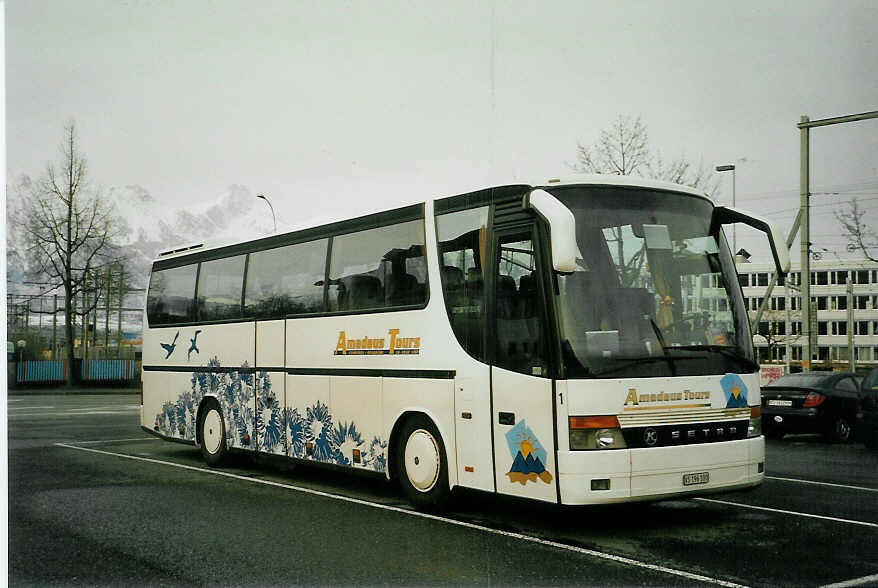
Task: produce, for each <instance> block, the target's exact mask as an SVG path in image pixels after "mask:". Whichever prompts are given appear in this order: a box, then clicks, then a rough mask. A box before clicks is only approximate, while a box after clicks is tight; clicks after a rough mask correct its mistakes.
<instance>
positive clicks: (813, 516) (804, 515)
mask: <svg viewBox="0 0 878 588" xmlns="http://www.w3.org/2000/svg"><path fill="white" fill-rule="evenodd" d="M692 500H699V501H701V502H713V503H715V504H729V505H731V506H739V507H741V508H752V509H754V510H765V511H768V512H777V513H781V514H788V515H793V516H797V517H807V518H810V519H822V520H824V521H833V522H836V523H848V524H850V525H862V526H864V527H874V528H876V529H878V523H869V522H866V521H855V520H852V519H840V518H837V517H827V516H823V515H816V514H810V513H807V512H796V511H794V510H783V509H780V508H768V507H767V506H755V505H752V504H743V503H740V502H729V501H727V500H716V499H714V498H693V499H692Z"/></svg>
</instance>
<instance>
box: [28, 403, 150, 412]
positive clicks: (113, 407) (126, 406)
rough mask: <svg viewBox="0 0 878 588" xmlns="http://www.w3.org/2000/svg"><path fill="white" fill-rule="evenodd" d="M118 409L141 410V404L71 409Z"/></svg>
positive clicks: (76, 409)
mask: <svg viewBox="0 0 878 588" xmlns="http://www.w3.org/2000/svg"><path fill="white" fill-rule="evenodd" d="M37 408H41V407H37ZM49 408H54V407H51V406H50V407H49ZM118 409H122V410H140V405H139V404H107V405H104V406H89V407H86V408H71V409H70V410H73V411H84V410H118Z"/></svg>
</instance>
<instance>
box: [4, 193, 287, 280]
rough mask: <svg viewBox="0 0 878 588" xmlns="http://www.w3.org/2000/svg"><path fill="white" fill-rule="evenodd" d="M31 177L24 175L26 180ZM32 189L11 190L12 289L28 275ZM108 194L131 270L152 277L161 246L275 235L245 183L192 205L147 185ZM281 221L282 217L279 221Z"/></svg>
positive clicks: (265, 209)
mask: <svg viewBox="0 0 878 588" xmlns="http://www.w3.org/2000/svg"><path fill="white" fill-rule="evenodd" d="M29 182H30V180H29V179H28V178H24V177H23V178H22V179H21V180H20V182H19V183H20V185H22V186H27V185H28V183H29ZM26 194H27V190H10V191H9V192H8V195H7V198H8V201H7V234H6V245H7V258H6V260H7V273H8V276H9V278H8V281H9V282H10V288H12V287H13V286H14V285H15V284H16V283H20V282H21V281H22V280H23V279H24V275H25V273H26V269H27V268H26V266H25V263H26V262H25V257H24V250H25V249H26V247H27V239H26V236H25V235H24V233H23V231H21V230H20V219H21V218H22V214H23V211H24V209H25V207H26V205H27V196H26ZM105 198H106V199H108V200H109V201H110V202H112V203H113V204H114V205H115V207H116V213H117V215H118V217H119V218H120V219H122V221H123V226H124V231H123V234H124V235H125V237H123V245H124V246H125V248H126V249H127V250H128V253H129V256H130V270H131V271H132V272H133V273H134V274H135V275H136V276H139V277H135V278H134V281H135V282H136V283H137V284H138V285H143V284H145V282H146V276H147V272H148V271H149V264H150V262H151V261H152V260H153V259H154V258H155V256H156V255H157V254H158V252H160V251H164V250H166V249H171V248H174V247H177V246H179V245H182V244H188V243H203V242H224V241H229V242H231V241H236V240H239V239H251V238H256V237H260V236H263V235H269V234H271V232H272V230H273V224H272V219H271V211H270V210H269V209H268V207H267V206H266V205H265V203H264V202H262V201H260V200H258V199H257V198H256V196H255V195H254V194H252V193H251V192H250V190H249V189H247V188H246V187H244V186H240V185H232V186H229V188H228V189H227V190H226V191H225V192H224V193H222V194H220V195H219V196H218V197H216V198H214V199H212V200H208V201H203V202H199V203H196V204H190V205H180V206H175V207H169V206H168V205H167V204H166V203H163V202H159V201H158V200H156V198H154V197H153V196H152V195H151V194H150V193H149V192H148V191H147V190H146V189H144V188H143V187H141V186H124V187H116V188H111V189H110V190H109V191H108V192H107V193H106V194H105ZM280 224H281V221H280V219H278V225H280Z"/></svg>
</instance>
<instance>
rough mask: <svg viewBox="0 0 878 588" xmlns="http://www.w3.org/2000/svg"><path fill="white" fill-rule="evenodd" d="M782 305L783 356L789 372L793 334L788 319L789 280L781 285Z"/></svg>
mask: <svg viewBox="0 0 878 588" xmlns="http://www.w3.org/2000/svg"><path fill="white" fill-rule="evenodd" d="M783 306H784V308H785V309H786V315H787V317H786V326H785V328H784V331H785V332H786V334H787V336H786V341H785V342H784V358H785V360H786V361H785V363H786V367H787V369H786V373H790V353H791V352H792V348H791V347H790V340H791V338H792V336H793V323H792V321H791V320H790V282H789V280H785V281H784V287H783Z"/></svg>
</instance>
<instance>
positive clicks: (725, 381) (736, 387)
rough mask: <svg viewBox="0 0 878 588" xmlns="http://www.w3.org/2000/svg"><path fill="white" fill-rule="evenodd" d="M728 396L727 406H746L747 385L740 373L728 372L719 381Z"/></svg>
mask: <svg viewBox="0 0 878 588" xmlns="http://www.w3.org/2000/svg"><path fill="white" fill-rule="evenodd" d="M719 385H720V386H722V388H723V394H725V396H726V408H746V406H747V385H746V384H744V380H742V379H741V376H739V375H738V374H726V375H724V376H723V377H722V379H721V380H720V381H719Z"/></svg>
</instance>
